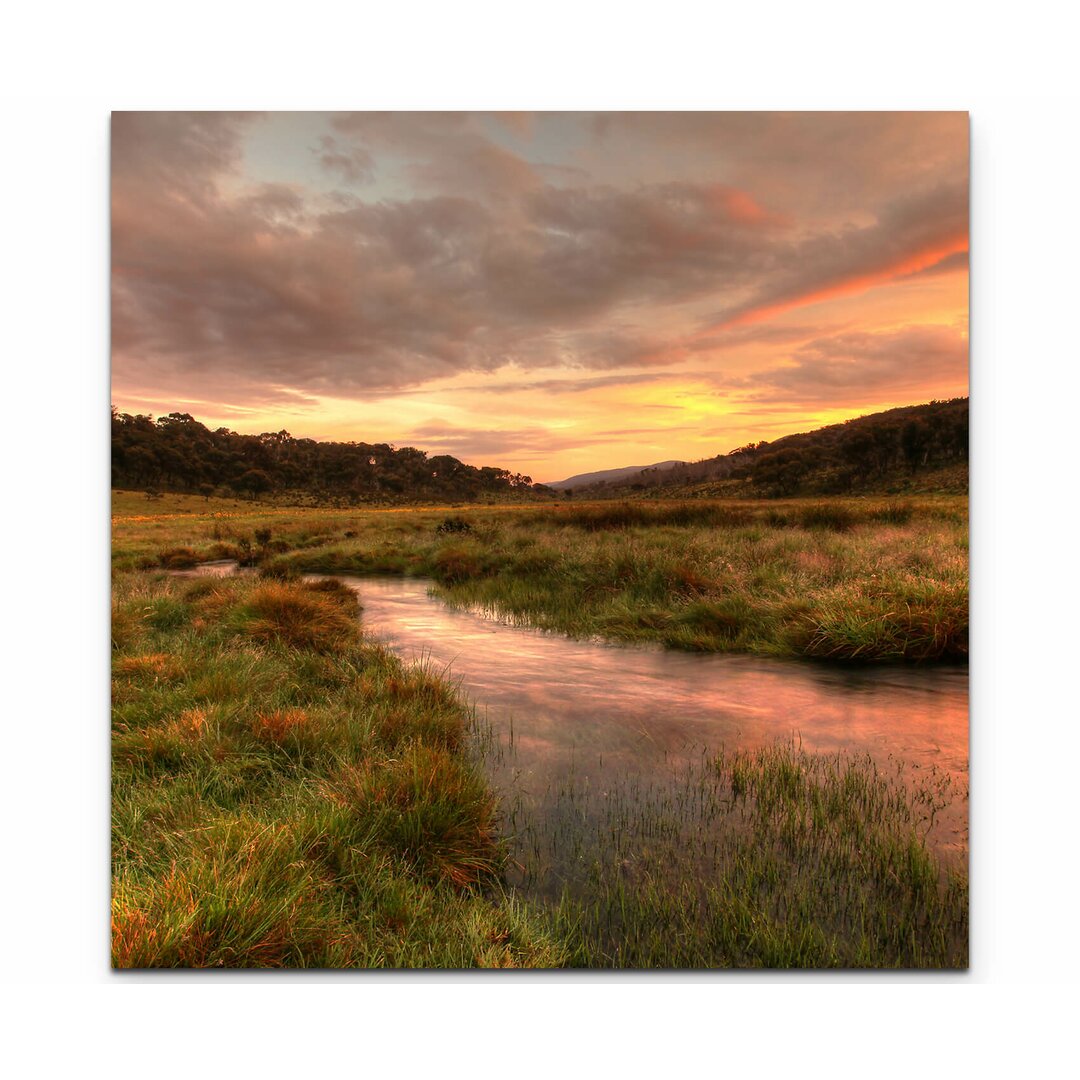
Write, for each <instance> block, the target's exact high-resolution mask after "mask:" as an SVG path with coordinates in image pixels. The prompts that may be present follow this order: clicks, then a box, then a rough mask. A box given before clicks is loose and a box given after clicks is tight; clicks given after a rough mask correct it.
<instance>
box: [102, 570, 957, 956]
mask: <svg viewBox="0 0 1080 1080" xmlns="http://www.w3.org/2000/svg"><path fill="white" fill-rule="evenodd" d="M357 616H358V612H357V611H356V607H355V596H354V594H353V593H352V592H351V590H349V589H348V588H345V587H342V586H340V585H338V584H337V583H333V582H331V583H327V582H318V583H307V584H303V583H298V582H287V583H281V582H273V581H271V582H267V581H264V580H260V579H258V578H256V577H254V576H235V577H229V578H197V579H185V578H178V577H172V576H167V575H165V574H163V573H161V572H153V571H141V572H140V571H136V572H130V573H125V574H122V575H121V576H120V579H119V580H118V581H117V583H116V586H115V607H114V614H113V642H114V664H113V667H114V687H113V704H114V734H113V739H114V741H113V786H114V790H113V813H114V834H113V860H114V891H113V949H114V963H115V964H116V966H118V967H124V968H130V967H331V968H342V967H384V966H403V967H439V968H446V967H450V968H457V967H472V966H481V967H487V966H493V967H516V966H525V967H558V966H566V965H578V966H588V967H600V966H632V967H728V966H736V967H761V966H779V967H803V966H809V967H821V966H863V967H893V966H911V967H957V966H959V967H963V966H965V965H966V926H967V923H966V919H967V911H966V875H965V873H964V870H963V866H962V865H960V866H958V867H954V868H950V869H948V870H945V869H943V868H942V867H940V865H939V864H938V862H937V860H936V859H935V858H934V856H933V855H932V854H931V853H930V852H929V850H928V848H927V846H926V843H925V832H926V828H927V821H928V815H929V814H931V813H932V810H933V807H934V805H935V800H939V799H940V790H936V789H935V788H934V786H933V784H931V783H930V781H929V776H928V775H923V776H921V777H919V778H917V779H916V780H915V782H914V783H907V782H905V780H904V778H900V777H897V776H890V775H887V774H885V773H882V772H880V771H879V770H878V769H877V767H876V766H875V765H874V763H873V762H871V761H869V760H868V759H860V758H858V757H850V758H848V757H845V756H843V755H841V756H835V755H812V754H808V753H805V752H803V751H801V750H798V749H797V748H795V747H792V746H786V745H783V744H780V745H775V746H772V747H764V748H760V749H759V750H758V751H755V752H753V753H745V752H734V753H719V754H711V755H708V756H707V757H705V758H703V759H702V760H701V761H700V762H699V763H698V767H697V768H696V769H693V770H689V771H687V772H686V773H685V775H684V776H683V778H682V780H681V782H680V784H678V785H676V786H675V787H673V788H672V787H667V788H663V789H658V788H648V789H642V788H641V787H640V785H636V784H635V782H634V781H633V778H632V777H630V776H627V777H626V778H625V779H623V780H621V781H619V782H617V783H616V784H614V785H612V786H611V788H610V790H607V791H604V792H603V793H602V798H600V799H599V803H598V804H597V797H598V796H600V795H601V793H600V792H597V791H595V790H590V789H589V788H588V785H586V786H585V787H584V788H582V786H581V784H580V783H579V782H577V781H575V780H574V778H573V776H572V775H568V776H567V777H565V778H564V779H563V781H561V782H560V791H559V796H558V798H559V812H558V813H557V814H556V815H554V816H553V817H551V818H546V819H544V820H543V821H541V820H539V819H536V818H530V817H529V815H528V813H527V812H526V808H525V807H524V806H523V805H522V804H521V803H520V802H519V803H517V804H516V805H504V806H502V807H499V806H497V805H496V800H495V798H494V796H493V793H492V790H491V788H490V786H489V784H488V783H487V782H486V781H485V779H484V776H483V772H482V763H483V762H484V758H485V755H486V754H491V753H493V752H494V753H499V752H500V751H499V750H498V747H492V745H491V744H490V742H488V743H487V744H486V746H485V740H484V739H480V740H479V741H477V740H476V739H475V738H474V735H475V732H473V731H472V730H471V728H470V717H469V713H468V711H467V709H466V708H465V707H464V706H463V705H462V703H461V701H460V700H459V698H458V696H457V695H456V694H455V692H454V690H453V688H451V687H450V686H449V685H448V684H447V683H445V682H444V681H443V680H442V679H440V678H439V677H437V676H435V675H433V674H432V673H431V672H430V671H427V672H425V671H424V670H422V669H420V668H417V667H415V666H414V667H405V666H403V665H402V664H401V663H400V662H398V661H397V660H396V659H395V658H394V657H393V656H391V655H389V654H388V653H387V652H386V651H385V650H384V649H382V648H381V647H380V646H378V645H376V644H374V643H373V642H371V641H370V640H366V639H365V638H364V636H363V635H362V634H361V633H360V631H359V627H358V622H357ZM908 779H911V778H908ZM590 800H591V801H592V803H593V804H594V805H593V806H592V808H591V809H590V808H589V804H590ZM523 814H524V816H522V815H523ZM583 815H584V818H585V819H587V820H588V821H589V823H590V827H589V828H588V829H587V830H584V831H583V830H581V829H576V830H575V829H571V830H569V831H568V830H567V828H566V826H567V822H568V821H570V820H572V819H581V818H582V816H583ZM514 818H516V820H511V819H514ZM560 822H561V824H560ZM594 826H595V827H594ZM553 829H554V831H552V830H553ZM568 843H569V844H570V845H571V848H572V850H571V851H570V852H569V854H570V856H571V862H572V864H573V865H574V866H575V867H576V868H577V871H576V880H574V881H572V882H568V884H570V885H572V886H573V887H572V888H569V889H568V890H567V891H566V892H565V893H563V894H562V895H560V896H556V897H551V898H550V899H548V900H545V899H544V898H542V897H534V898H532V899H523V897H524V896H525V893H522V892H520V891H519V890H515V888H514V883H513V879H514V877H515V876H520V875H529V874H542V873H543V872H544V865H543V864H544V862H545V861H546V860H547V859H549V858H550V857H551V855H550V854H549V853H554V852H556V851H557V850H558V848H559V846H560V845H562V846H563V847H564V848H565V846H566V845H567V844H568ZM563 854H564V855H566V854H567V852H565V851H564V852H563ZM527 891H528V890H526V892H527Z"/></svg>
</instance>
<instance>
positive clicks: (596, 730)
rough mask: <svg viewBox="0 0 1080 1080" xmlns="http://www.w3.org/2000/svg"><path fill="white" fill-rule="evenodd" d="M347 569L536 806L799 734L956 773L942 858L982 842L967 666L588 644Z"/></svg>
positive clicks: (538, 809) (418, 586)
mask: <svg viewBox="0 0 1080 1080" xmlns="http://www.w3.org/2000/svg"><path fill="white" fill-rule="evenodd" d="M342 580H343V581H345V582H346V583H347V584H349V585H350V586H352V587H353V588H355V589H356V590H357V592H358V593H359V595H360V600H361V603H362V604H363V609H364V610H363V616H362V621H363V625H364V628H365V630H366V631H367V632H368V633H369V634H372V635H374V636H375V637H377V638H379V639H380V640H382V641H383V642H385V643H386V644H387V645H388V646H389V647H390V648H391V649H393V650H394V651H395V652H396V653H397V654H398V655H399V656H401V657H402V658H403V659H405V660H406V661H421V662H424V663H426V664H430V665H432V666H433V667H435V668H436V669H437V670H439V671H440V672H444V673H446V674H448V675H449V676H450V678H451V679H452V680H454V681H455V682H457V684H458V685H459V687H460V689H461V690H462V691H463V693H464V694H465V696H466V697H467V698H468V699H469V700H470V701H471V702H472V703H473V704H475V705H476V707H477V708H478V710H479V712H480V714H481V716H482V717H484V718H486V720H487V722H488V723H489V724H490V725H491V729H492V732H493V733H494V735H495V737H496V738H497V739H498V741H499V745H500V752H499V753H496V754H488V755H486V760H487V764H488V768H489V771H491V773H492V779H493V780H494V782H495V784H496V786H497V787H498V788H499V789H500V790H501V792H502V794H503V795H504V798H505V797H507V796H509V797H511V798H513V799H515V800H516V801H517V803H518V804H519V805H523V806H524V807H525V809H526V812H527V813H528V814H530V815H537V814H539V815H541V816H543V815H545V814H550V813H555V812H557V811H556V804H557V803H558V801H559V797H560V792H565V788H566V781H567V778H568V777H570V776H572V777H573V780H574V784H575V785H576V787H577V788H578V789H579V790H591V791H593V792H595V793H597V794H600V795H602V794H604V792H605V791H606V789H608V788H609V787H612V786H613V785H614V784H616V783H618V782H624V781H625V780H626V778H627V777H632V778H633V779H634V782H635V784H638V785H639V786H640V785H652V786H654V787H655V786H657V785H660V786H662V785H664V784H669V783H673V782H675V781H674V779H673V774H674V773H677V772H678V770H679V768H680V767H681V766H683V765H685V764H687V763H692V762H693V761H695V760H700V758H701V756H702V753H703V752H704V751H708V750H717V749H720V748H721V747H726V748H727V749H736V748H748V749H749V748H756V747H759V746H764V745H769V744H771V743H773V742H774V741H776V740H777V739H787V738H796V739H798V740H800V741H801V743H802V745H803V747H804V748H805V749H807V750H810V751H815V752H824V753H836V752H837V751H840V750H845V751H849V752H853V753H864V752H865V753H868V754H870V755H871V756H872V757H873V758H874V759H875V760H876V761H877V762H879V763H880V764H881V765H883V766H884V767H886V768H890V769H891V768H892V767H894V766H895V765H896V764H897V763H901V764H902V765H903V766H905V768H906V771H907V773H908V775H911V774H912V773H916V772H918V771H920V770H936V771H937V772H938V773H939V774H943V775H945V776H948V777H949V778H950V780H951V781H952V785H953V787H952V790H953V792H954V794H955V797H954V799H953V800H952V802H951V805H950V806H949V807H948V808H946V809H945V811H944V812H943V814H942V815H941V817H940V820H939V821H938V822H937V824H936V825H935V828H934V829H933V830H932V834H931V836H930V840H931V842H932V844H933V846H934V847H935V848H936V849H937V850H938V853H939V854H941V855H949V854H954V855H955V854H958V853H961V852H963V851H966V846H967V803H966V791H967V765H968V680H967V670H966V668H952V667H944V668H943V667H897V666H874V667H860V668H847V667H845V668H840V667H836V666H827V665H822V664H816V663H809V662H806V661H794V660H792V661H789V660H772V659H766V658H759V657H749V656H737V655H717V654H707V653H685V652H677V651H673V650H666V649H661V648H658V647H657V648H654V647H630V646H624V645H613V644H607V643H603V642H598V641H574V640H571V639H569V638H566V637H563V636H561V635H557V634H550V633H544V632H541V631H537V630H530V629H527V628H522V627H519V626H512V625H508V624H506V623H503V622H499V621H497V620H494V619H491V618H488V617H485V616H482V615H479V614H475V613H473V612H470V611H462V610H456V609H453V608H451V607H448V606H447V605H446V604H444V603H443V602H442V601H440V600H438V599H437V598H435V597H432V596H429V595H428V586H427V584H426V583H424V582H421V581H416V580H409V579H402V578H392V579H378V578H343V579H342Z"/></svg>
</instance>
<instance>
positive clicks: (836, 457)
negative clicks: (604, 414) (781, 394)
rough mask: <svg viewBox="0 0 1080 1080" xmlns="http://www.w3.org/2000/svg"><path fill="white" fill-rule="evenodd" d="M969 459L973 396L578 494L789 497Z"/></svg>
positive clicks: (863, 485)
mask: <svg viewBox="0 0 1080 1080" xmlns="http://www.w3.org/2000/svg"><path fill="white" fill-rule="evenodd" d="M967 460H968V399H967V398H966V397H965V398H951V399H950V400H948V401H931V402H929V403H927V404H925V405H907V406H903V407H901V408H898V409H889V410H887V411H885V412H880V413H872V414H870V415H868V416H860V417H858V418H856V419H853V420H848V421H846V422H845V423H842V424H830V425H829V426H828V427H823V428H818V429H816V430H815V431H808V432H801V433H799V434H797V435H787V436H784V437H783V438H780V439H776V440H775V441H774V442H765V441H761V442H752V443H748V444H746V445H745V446H739V447H737V448H736V449H734V450H731V451H730V452H728V453H726V454H718V455H717V456H716V457H712V458H706V459H704V460H702V461H695V462H688V463H686V464H681V465H675V466H671V467H669V468H666V469H647V470H645V471H644V472H641V473H638V474H636V475H635V476H634V477H633V478H632V479H631V480H628V481H623V482H621V483H608V484H602V483H601V484H596V485H592V486H590V487H585V488H577V489H575V491H574V492H573V494H575V495H578V496H582V495H584V496H586V497H589V496H598V497H605V496H619V495H626V494H627V493H629V492H633V493H649V492H654V493H656V494H660V493H661V492H664V493H667V494H673V493H677V491H678V489H679V488H684V487H687V486H692V485H695V484H703V483H710V482H714V481H723V482H724V488H725V491H724V493H725V494H731V495H739V494H745V495H755V496H762V495H763V496H770V497H786V496H792V495H841V494H848V493H850V492H859V491H873V490H880V489H883V488H885V487H887V486H889V485H892V484H895V483H897V482H899V481H902V480H904V479H905V478H910V477H913V476H915V475H917V474H919V473H924V472H930V471H932V470H935V469H941V468H945V467H948V466H951V465H958V464H963V465H966V464H967Z"/></svg>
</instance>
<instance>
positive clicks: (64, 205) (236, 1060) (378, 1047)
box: [0, 0, 1080, 1077]
mask: <svg viewBox="0 0 1080 1080" xmlns="http://www.w3.org/2000/svg"><path fill="white" fill-rule="evenodd" d="M993 10H994V9H993V8H992V6H991V5H988V4H981V5H980V4H967V3H947V2H945V0H937V2H935V3H923V2H910V0H908V2H904V3H902V4H900V3H895V2H894V3H892V4H869V3H866V2H865V0H864V2H860V3H815V4H811V3H759V4H757V5H753V6H751V5H741V6H740V7H739V8H738V9H736V10H725V8H724V7H723V6H722V5H721V4H719V3H711V4H690V3H685V2H681V0H680V2H671V0H669V2H666V3H662V4H652V5H632V4H630V3H628V2H623V3H588V2H586V0H577V2H576V3H565V2H547V3H544V4H542V5H541V4H537V5H527V4H521V3H518V4H512V3H508V2H506V0H503V2H501V3H468V2H459V3H456V4H449V3H442V4H420V3H412V4H399V5H398V6H396V7H395V8H394V9H393V11H392V12H391V10H390V5H389V4H384V5H380V10H378V11H372V10H365V8H364V6H363V5H361V4H360V3H357V2H354V3H352V4H342V5H335V4H328V3H320V2H313V0H309V2H306V3H303V4H296V3H293V4H281V3H273V2H269V0H264V2H262V3H259V4H254V3H226V2H225V0H217V2H214V3H204V2H200V0H194V2H187V3H184V4H182V5H169V4H153V3H148V2H146V0H143V2H140V3H98V4H92V5H91V4H81V5H76V4H71V5H65V4H42V3H39V4H37V5H34V6H33V7H31V6H30V5H23V6H21V7H20V8H8V9H7V11H6V13H5V17H4V23H5V27H4V31H3V34H4V46H3V60H2V63H0V94H2V98H3V120H4V123H3V128H2V131H0V139H2V142H0V145H2V146H3V157H2V165H0V189H2V190H0V212H2V214H3V227H2V230H0V243H2V248H0V275H2V289H0V298H2V301H3V311H4V321H3V332H2V336H0V350H2V351H0V356H2V358H3V362H4V367H3V384H2V385H3V387H4V390H5V391H6V394H5V395H4V396H5V398H6V400H5V406H6V407H5V409H4V418H3V424H2V432H3V440H4V442H3V449H4V455H3V461H4V465H5V473H4V476H5V489H6V490H5V492H4V499H3V504H2V505H3V506H4V508H5V510H6V511H7V513H6V514H5V518H6V522H5V525H4V526H3V529H2V530H0V535H3V538H4V544H5V554H6V556H7V559H6V566H7V570H8V573H7V575H6V580H5V585H4V589H3V594H2V595H3V596H4V597H5V599H6V601H7V602H6V604H4V607H3V614H4V616H5V617H4V619H3V624H2V625H3V633H4V637H5V645H4V652H3V656H4V660H5V663H4V669H3V670H4V674H5V678H4V686H3V696H2V698H0V702H2V705H0V733H2V734H0V748H2V749H3V751H4V754H5V758H4V765H5V767H4V772H3V782H2V784H0V790H2V793H3V822H4V827H5V845H4V869H5V871H6V873H5V874H4V880H5V885H4V887H3V905H4V912H3V914H4V921H3V932H4V936H3V939H2V940H3V945H2V954H0V955H2V956H3V975H4V978H5V979H6V980H8V981H9V982H10V984H11V989H12V993H11V994H10V996H9V999H8V1001H7V1004H6V1006H5V1010H4V1020H5V1025H4V1026H5V1028H6V1029H7V1032H8V1035H7V1043H6V1047H5V1061H6V1062H8V1063H9V1067H12V1068H13V1071H12V1073H11V1075H17V1076H24V1075H33V1076H52V1075H61V1074H68V1073H71V1072H75V1071H78V1072H81V1071H83V1070H84V1069H89V1068H91V1067H92V1066H97V1067H103V1068H106V1069H108V1070H109V1071H110V1072H113V1073H119V1074H120V1075H133V1074H143V1073H149V1074H153V1075H155V1076H164V1077H171V1076H181V1075H183V1076H188V1075H190V1074H191V1073H192V1072H195V1073H197V1074H202V1075H209V1076H219V1075H221V1076H224V1075H226V1074H235V1073H239V1072H241V1071H242V1072H243V1073H244V1074H249V1073H255V1074H258V1075H263V1076H279V1075H281V1076H287V1075H293V1074H296V1073H300V1072H306V1073H314V1072H318V1071H323V1070H330V1069H333V1070H335V1071H336V1070H339V1069H342V1068H344V1069H347V1070H348V1072H349V1074H352V1073H360V1072H363V1073H382V1072H391V1073H393V1074H395V1075H398V1074H402V1073H403V1074H404V1075H415V1074H419V1073H423V1072H428V1071H432V1072H437V1073H438V1074H439V1075H445V1074H450V1075H464V1074H470V1075H487V1074H491V1073H509V1074H513V1075H515V1076H517V1075H528V1076H532V1075H545V1076H546V1075H548V1074H550V1073H552V1072H553V1071H554V1072H556V1073H567V1074H572V1075H578V1074H581V1073H596V1074H601V1075H608V1074H613V1073H630V1074H632V1075H638V1074H653V1073H656V1074H663V1075H672V1076H680V1075H682V1074H685V1073H686V1072H688V1071H690V1070H699V1069H700V1070H703V1071H706V1072H708V1073H723V1074H730V1073H735V1072H744V1071H747V1072H749V1071H752V1072H753V1073H755V1074H758V1075H765V1076H780V1075H790V1074H792V1073H796V1072H797V1073H798V1074H800V1075H807V1074H808V1075H811V1076H815V1075H830V1076H833V1075H844V1076H846V1075H851V1076H856V1075H858V1076H862V1075H872V1076H885V1077H889V1076H907V1075H908V1074H910V1073H912V1072H921V1073H923V1074H926V1075H930V1076H941V1075H946V1074H951V1073H955V1072H958V1071H960V1070H963V1071H967V1070H975V1069H983V1068H989V1067H991V1066H997V1067H999V1068H1000V1069H1001V1070H1003V1071H1005V1072H1008V1073H1015V1072H1019V1071H1022V1072H1023V1073H1024V1074H1026V1075H1041V1074H1047V1073H1049V1074H1051V1075H1054V1074H1059V1073H1060V1072H1061V1071H1063V1070H1064V1069H1065V1068H1066V1067H1075V1059H1074V1056H1073V1054H1072V1053H1071V1046H1072V1040H1071V1037H1070V1035H1069V1027H1071V1026H1072V1025H1073V1024H1074V1022H1075V1012H1074V1010H1071V1009H1068V1008H1067V1002H1066V995H1067V994H1068V993H1069V987H1070V986H1071V985H1073V983H1074V980H1075V978H1076V975H1077V971H1076V963H1077V946H1076V929H1075V926H1074V919H1075V917H1076V913H1077V892H1076V886H1077V873H1076V868H1075V840H1074V829H1075V823H1076V818H1077V815H1076V813H1075V809H1074V807H1075V801H1074V795H1075V790H1076V789H1075V781H1076V777H1077V775H1078V771H1077V736H1076V728H1077V725H1078V722H1080V708H1078V706H1077V693H1076V688H1075V685H1074V681H1075V680H1074V673H1075V671H1076V668H1077V667H1078V663H1077V660H1076V655H1077V648H1076V641H1075V624H1076V617H1077V612H1078V603H1077V600H1078V596H1077V592H1078V590H1077V587H1076V574H1077V569H1076V565H1075V562H1076V552H1077V543H1076V536H1077V533H1076V531H1075V518H1076V514H1075V512H1074V507H1075V506H1076V503H1077V483H1076V478H1075V464H1076V454H1075V449H1074V447H1075V445H1076V444H1075V432H1076V430H1077V427H1078V423H1077V416H1076V411H1077V374H1076V367H1077V360H1078V352H1080V350H1078V347H1077V336H1076V326H1075V322H1076V313H1077V309H1078V307H1080V303H1078V298H1077V295H1076V293H1077V284H1078V275H1077V273H1076V269H1075V264H1076V257H1077V252H1078V245H1080V230H1078V227H1077V197H1078V190H1080V184H1078V168H1077V167H1078V164H1080V160H1078V152H1077V143H1076V133H1077V129H1078V116H1077V104H1078V101H1077V93H1076V82H1077V76H1076V69H1075V64H1076V54H1075V49H1076V43H1077V26H1076V17H1075V15H1073V14H1072V11H1073V10H1074V9H1073V8H1072V7H1071V6H1066V5H1065V4H1052V3H1041V2H1029V3H1025V4H1023V5H1020V6H1016V7H1014V8H1012V9H1009V10H1008V12H1007V15H1006V14H1004V12H1005V9H1004V8H1003V7H999V8H998V9H997V10H998V11H1001V12H1003V14H998V15H994V14H992V11H993ZM385 107H390V108H416V107H424V108H526V109H531V108H566V109H578V108H612V109H620V108H646V109H655V108H664V109H684V108H685V109H703V108H707V109H747V108H749V109H773V108H788V109H790V108H796V109H808V108H826V109H852V108H860V109H910V108H915V109H939V108H943V109H968V110H970V111H971V113H972V136H973V143H972V146H973V186H972V235H973V272H972V380H971V391H972V410H973V411H972V420H973V428H972V431H973V471H972V510H973V576H972V581H973V589H974V593H973V635H972V655H973V660H972V688H973V693H972V785H973V824H972V845H973V901H972V919H973V938H972V951H971V955H972V968H971V971H970V972H969V973H968V974H967V975H963V976H930V975H920V974H895V975H889V974H864V975H859V974H846V975H828V974H824V973H808V974H805V975H798V974H776V975H761V976H756V975H746V974H734V975H722V974H684V975H679V974H656V975H625V974H619V975H603V974H598V973H590V974H571V973H562V972H556V973H547V974H539V975H525V976H502V975H486V976H485V975H481V976H476V975H468V976H467V975H461V974H447V975H437V974H427V975H425V974H420V973H411V974H402V975H390V976H387V975H382V976H379V975H372V974H367V973H359V974H358V973H339V974H329V975H322V976H304V975H277V974H270V975H263V976H258V975H256V974H254V973H245V972H233V973H225V974H218V975H211V976H206V975H201V974H198V973H195V974H189V975H186V976H185V975H163V976H160V977H151V976H130V975H129V976H124V977H119V976H116V975H113V974H110V972H109V970H108V926H107V898H108V867H107V855H108V848H107V824H108V791H107V770H108V743H107V724H106V712H107V706H108V687H107V667H108V645H107V638H106V626H107V612H108V581H107V577H108V539H109V538H108V497H107V493H108V405H109V382H108V118H109V111H110V110H111V109H174V108H269V109H312V108H354V109H365V108H385Z"/></svg>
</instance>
